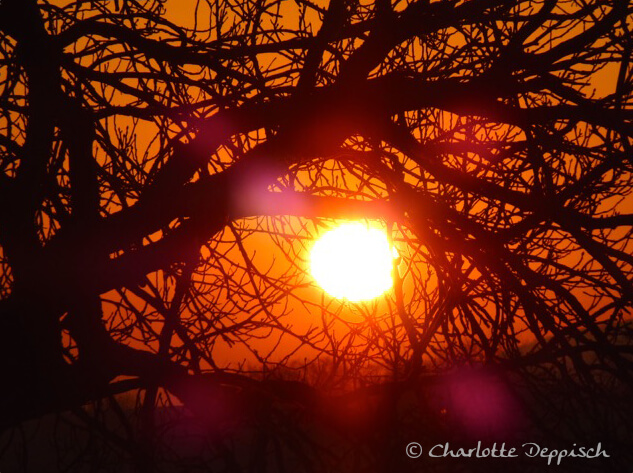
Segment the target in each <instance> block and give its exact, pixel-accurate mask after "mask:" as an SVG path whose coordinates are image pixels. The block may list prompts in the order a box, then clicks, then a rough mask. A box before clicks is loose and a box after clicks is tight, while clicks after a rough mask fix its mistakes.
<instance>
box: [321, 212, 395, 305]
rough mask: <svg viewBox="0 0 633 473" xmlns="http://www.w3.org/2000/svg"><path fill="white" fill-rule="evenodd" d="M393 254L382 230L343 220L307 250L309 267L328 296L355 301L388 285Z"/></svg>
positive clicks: (378, 293) (380, 292)
mask: <svg viewBox="0 0 633 473" xmlns="http://www.w3.org/2000/svg"><path fill="white" fill-rule="evenodd" d="M397 256H398V254H397V252H396V251H395V249H393V248H391V247H390V245H389V240H388V239H387V235H386V234H385V233H384V232H382V231H380V230H378V229H376V228H367V226H365V225H363V224H361V223H347V224H343V225H340V226H339V227H337V228H335V229H333V230H330V231H328V232H327V233H325V234H324V235H323V236H322V237H321V238H319V240H317V242H316V243H315V244H314V246H313V247H312V252H311V254H310V270H311V272H312V276H313V277H314V279H315V280H316V282H317V283H318V284H319V286H321V288H322V289H323V290H324V291H325V292H327V293H328V294H329V295H331V296H332V297H336V298H339V299H347V300H349V301H352V302H359V301H363V300H368V299H373V298H375V297H378V296H379V295H381V294H383V293H384V292H385V291H387V290H388V289H390V288H391V286H392V285H393V279H392V274H391V271H392V268H393V258H394V257H397Z"/></svg>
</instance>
